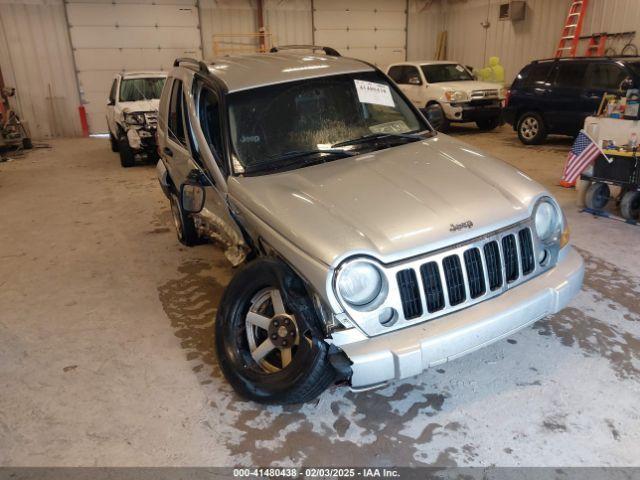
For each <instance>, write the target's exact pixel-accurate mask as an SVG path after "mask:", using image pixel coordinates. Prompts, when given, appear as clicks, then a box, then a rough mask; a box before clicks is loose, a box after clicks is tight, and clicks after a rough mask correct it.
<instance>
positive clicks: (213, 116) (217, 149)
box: [198, 87, 227, 172]
mask: <svg viewBox="0 0 640 480" xmlns="http://www.w3.org/2000/svg"><path fill="white" fill-rule="evenodd" d="M198 115H199V117H200V126H201V127H202V133H203V134H204V136H205V138H206V139H207V144H208V145H209V148H210V149H211V152H212V153H213V156H214V157H215V160H216V163H217V164H218V166H219V167H220V168H221V169H222V170H223V172H226V170H227V169H226V166H225V165H224V161H223V158H224V157H223V149H222V125H221V124H220V104H219V103H218V97H217V95H216V94H215V92H213V91H212V90H210V89H209V88H206V87H203V88H202V91H201V92H200V98H199V102H198Z"/></svg>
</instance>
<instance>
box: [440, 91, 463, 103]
mask: <svg viewBox="0 0 640 480" xmlns="http://www.w3.org/2000/svg"><path fill="white" fill-rule="evenodd" d="M444 96H445V98H446V99H447V100H448V101H450V102H466V101H468V100H469V95H467V92H465V91H462V90H455V91H451V92H445V93H444Z"/></svg>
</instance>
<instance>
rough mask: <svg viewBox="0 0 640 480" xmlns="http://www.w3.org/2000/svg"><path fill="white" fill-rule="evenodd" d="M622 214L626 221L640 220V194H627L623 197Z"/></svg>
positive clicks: (621, 203)
mask: <svg viewBox="0 0 640 480" xmlns="http://www.w3.org/2000/svg"><path fill="white" fill-rule="evenodd" d="M620 213H621V214H622V216H623V217H624V218H625V219H626V220H633V221H636V222H637V221H638V220H640V192H627V193H625V194H624V195H623V196H622V201H621V202H620Z"/></svg>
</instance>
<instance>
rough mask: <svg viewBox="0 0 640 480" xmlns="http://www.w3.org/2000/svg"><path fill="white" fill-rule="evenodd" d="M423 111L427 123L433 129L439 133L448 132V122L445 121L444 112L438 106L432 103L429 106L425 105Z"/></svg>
mask: <svg viewBox="0 0 640 480" xmlns="http://www.w3.org/2000/svg"><path fill="white" fill-rule="evenodd" d="M424 111H425V114H426V116H427V120H429V123H431V126H432V127H433V128H435V129H436V130H437V131H439V132H446V131H447V130H449V126H450V124H449V120H447V117H446V116H445V114H444V110H443V109H442V107H441V106H440V105H438V104H437V103H432V104H431V105H427V107H426V108H425V110H424Z"/></svg>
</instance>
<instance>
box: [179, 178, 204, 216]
mask: <svg viewBox="0 0 640 480" xmlns="http://www.w3.org/2000/svg"><path fill="white" fill-rule="evenodd" d="M202 183H203V182H202V173H201V172H200V171H198V170H195V169H194V170H192V171H191V173H189V175H188V176H187V183H183V184H182V186H181V187H180V205H182V211H184V212H186V213H200V212H201V211H202V209H203V208H204V200H205V193H204V187H203V186H202Z"/></svg>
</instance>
